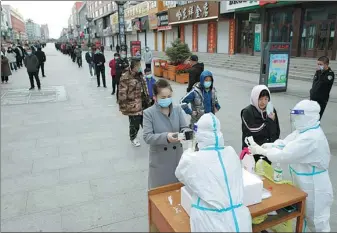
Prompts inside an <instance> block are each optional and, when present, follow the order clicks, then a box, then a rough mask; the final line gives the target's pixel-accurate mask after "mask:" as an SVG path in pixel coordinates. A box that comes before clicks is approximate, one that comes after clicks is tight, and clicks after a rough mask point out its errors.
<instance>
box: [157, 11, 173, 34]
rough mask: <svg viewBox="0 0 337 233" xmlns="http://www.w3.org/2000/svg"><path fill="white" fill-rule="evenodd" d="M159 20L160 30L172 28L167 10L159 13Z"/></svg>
mask: <svg viewBox="0 0 337 233" xmlns="http://www.w3.org/2000/svg"><path fill="white" fill-rule="evenodd" d="M157 20H158V24H157V26H158V27H157V29H158V31H164V30H171V29H172V26H170V25H169V20H168V13H167V11H165V12H160V13H158V14H157Z"/></svg>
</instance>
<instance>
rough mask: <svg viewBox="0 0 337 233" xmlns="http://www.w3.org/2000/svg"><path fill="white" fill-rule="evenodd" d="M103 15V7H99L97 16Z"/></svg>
mask: <svg viewBox="0 0 337 233" xmlns="http://www.w3.org/2000/svg"><path fill="white" fill-rule="evenodd" d="M102 14H103V7H101V8H100V9H99V15H102Z"/></svg>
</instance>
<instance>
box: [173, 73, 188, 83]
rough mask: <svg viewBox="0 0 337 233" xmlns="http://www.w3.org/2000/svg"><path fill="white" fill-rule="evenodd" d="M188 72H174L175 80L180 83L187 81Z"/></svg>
mask: <svg viewBox="0 0 337 233" xmlns="http://www.w3.org/2000/svg"><path fill="white" fill-rule="evenodd" d="M188 77H189V75H188V73H182V74H176V82H177V83H181V84H186V83H188Z"/></svg>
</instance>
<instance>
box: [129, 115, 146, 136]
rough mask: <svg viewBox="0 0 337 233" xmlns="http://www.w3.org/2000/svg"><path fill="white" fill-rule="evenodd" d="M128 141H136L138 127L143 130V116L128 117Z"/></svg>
mask: <svg viewBox="0 0 337 233" xmlns="http://www.w3.org/2000/svg"><path fill="white" fill-rule="evenodd" d="M129 123H130V124H129V134H130V140H131V141H133V140H135V139H136V137H137V134H138V131H139V129H140V126H141V127H142V128H143V115H137V116H129Z"/></svg>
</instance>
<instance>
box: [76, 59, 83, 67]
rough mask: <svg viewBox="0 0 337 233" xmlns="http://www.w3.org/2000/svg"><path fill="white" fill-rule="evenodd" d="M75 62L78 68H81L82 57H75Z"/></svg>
mask: <svg viewBox="0 0 337 233" xmlns="http://www.w3.org/2000/svg"><path fill="white" fill-rule="evenodd" d="M76 60H77V65H78V67H82V57H77V58H76Z"/></svg>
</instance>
